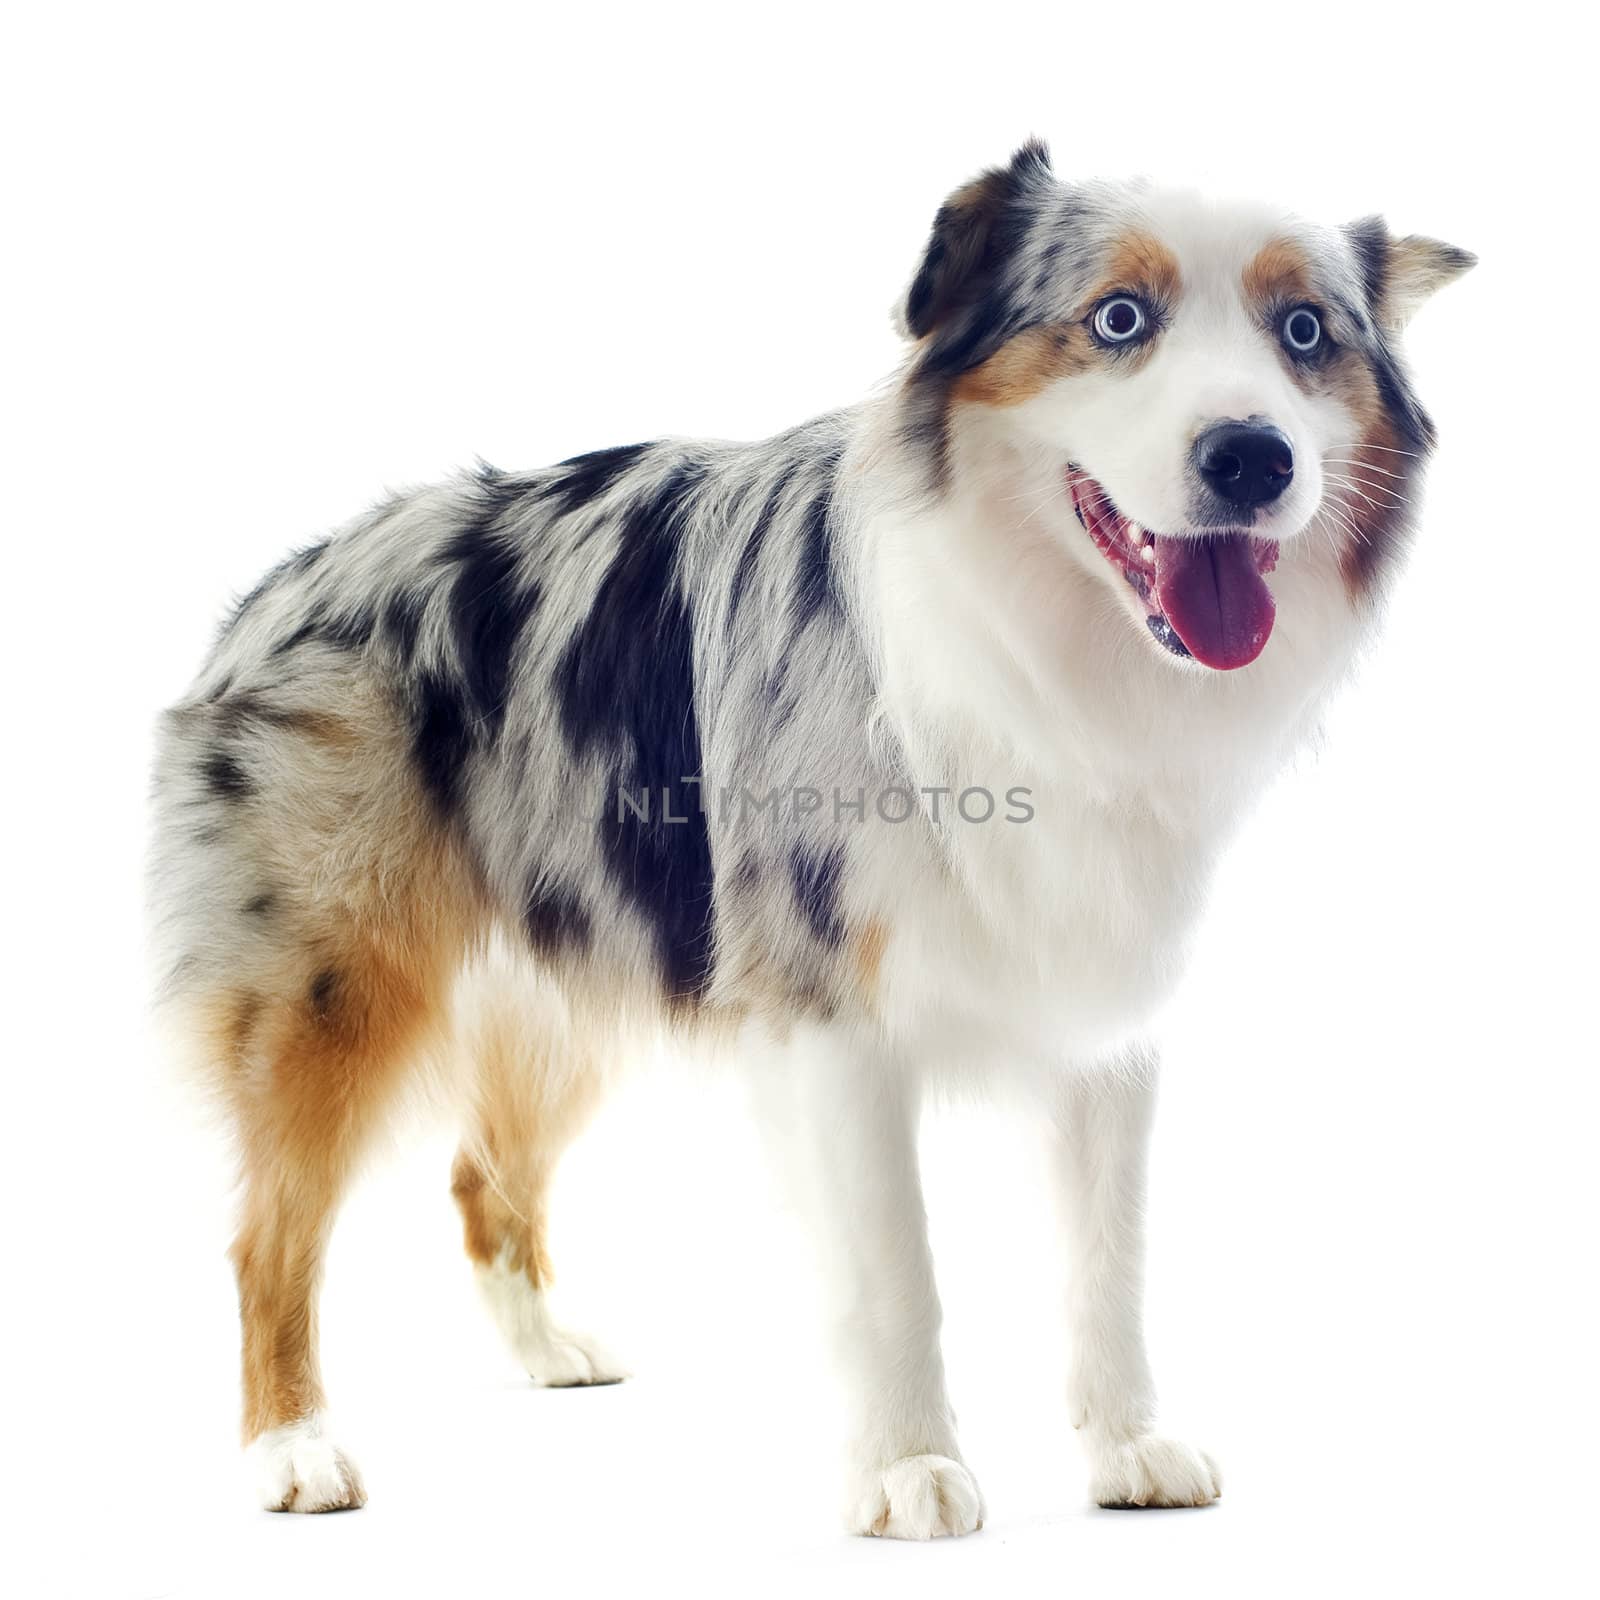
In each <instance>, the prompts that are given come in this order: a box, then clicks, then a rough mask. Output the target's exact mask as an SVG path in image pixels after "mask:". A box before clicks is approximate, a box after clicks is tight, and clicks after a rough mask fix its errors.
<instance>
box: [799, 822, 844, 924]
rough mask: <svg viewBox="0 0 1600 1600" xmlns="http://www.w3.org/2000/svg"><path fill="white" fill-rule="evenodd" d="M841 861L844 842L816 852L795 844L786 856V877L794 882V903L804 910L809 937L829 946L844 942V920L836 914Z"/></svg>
mask: <svg viewBox="0 0 1600 1600" xmlns="http://www.w3.org/2000/svg"><path fill="white" fill-rule="evenodd" d="M843 865H844V846H843V845H838V844H836V845H834V846H833V847H832V848H831V849H829V850H827V851H825V852H824V853H823V854H821V855H818V854H817V853H816V852H815V851H813V850H811V849H808V848H807V847H806V846H805V845H803V844H797V845H796V846H795V847H794V850H793V852H792V853H791V854H790V856H789V881H790V882H791V883H792V884H793V885H794V898H795V902H796V904H797V905H798V906H799V907H800V909H801V911H802V912H803V913H804V914H805V919H806V924H807V926H808V927H809V928H810V929H811V934H812V937H813V938H815V939H817V940H818V941H819V942H821V943H822V944H825V945H827V946H828V947H829V948H830V949H837V948H838V947H839V946H840V945H841V944H842V943H843V942H844V923H843V922H842V921H841V920H840V918H839V872H840V869H841V868H842V867H843Z"/></svg>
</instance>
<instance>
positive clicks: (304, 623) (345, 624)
mask: <svg viewBox="0 0 1600 1600" xmlns="http://www.w3.org/2000/svg"><path fill="white" fill-rule="evenodd" d="M375 626H376V619H375V618H374V616H373V614H372V612H371V611H370V610H368V609H367V608H365V607H362V608H361V609H360V610H357V611H351V612H339V613H335V612H332V611H330V610H329V608H328V607H327V606H326V605H325V604H324V603H323V602H322V601H320V600H319V601H316V602H315V603H314V604H313V605H312V606H311V607H310V608H309V609H308V610H307V612H306V614H305V616H304V617H303V618H302V619H301V621H300V622H299V624H298V625H297V626H296V627H295V628H294V630H293V631H292V632H290V633H287V634H285V635H284V636H283V638H281V639H279V640H278V642H277V643H276V644H275V645H273V647H272V650H271V652H270V653H271V654H272V655H273V656H284V655H288V654H289V653H290V652H291V651H294V650H298V649H299V648H300V646H301V645H303V644H308V643H310V642H311V641H312V640H318V641H320V642H321V643H323V644H331V645H333V646H335V647H336V648H338V649H340V650H362V649H365V647H366V645H367V643H368V641H369V640H370V639H371V638H372V632H373V628H374V627H375Z"/></svg>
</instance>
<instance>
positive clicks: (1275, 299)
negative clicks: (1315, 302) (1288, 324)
mask: <svg viewBox="0 0 1600 1600" xmlns="http://www.w3.org/2000/svg"><path fill="white" fill-rule="evenodd" d="M1241 281H1242V283H1243V285H1244V293H1245V298H1246V299H1247V300H1249V301H1250V302H1251V303H1252V304H1253V305H1255V306H1256V308H1257V309H1258V310H1261V311H1268V310H1270V309H1272V308H1273V307H1274V306H1278V305H1282V304H1283V303H1284V302H1285V301H1290V300H1310V299H1312V298H1313V295H1312V288H1311V263H1310V261H1309V260H1308V259H1307V257H1306V253H1305V251H1304V250H1303V249H1302V248H1301V247H1300V246H1299V245H1298V244H1296V243H1295V242H1294V241H1293V240H1292V239H1274V240H1273V241H1272V242H1271V243H1270V244H1267V245H1264V246H1262V248H1261V249H1260V250H1259V251H1257V252H1256V255H1255V258H1254V260H1252V261H1251V262H1250V264H1249V266H1247V267H1246V268H1245V269H1244V276H1243V278H1242V280H1241Z"/></svg>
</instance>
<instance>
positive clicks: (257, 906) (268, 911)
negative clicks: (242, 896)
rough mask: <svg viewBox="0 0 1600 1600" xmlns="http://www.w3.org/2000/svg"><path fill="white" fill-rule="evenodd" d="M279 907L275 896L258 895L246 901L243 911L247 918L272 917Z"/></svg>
mask: <svg viewBox="0 0 1600 1600" xmlns="http://www.w3.org/2000/svg"><path fill="white" fill-rule="evenodd" d="M277 906H278V897H277V896H276V895H275V894H258V895H254V896H252V898H250V899H249V900H246V901H245V903H244V906H243V908H242V909H243V911H244V914H245V915H246V916H247V917H270V916H271V915H272V913H273V912H274V911H275V910H277Z"/></svg>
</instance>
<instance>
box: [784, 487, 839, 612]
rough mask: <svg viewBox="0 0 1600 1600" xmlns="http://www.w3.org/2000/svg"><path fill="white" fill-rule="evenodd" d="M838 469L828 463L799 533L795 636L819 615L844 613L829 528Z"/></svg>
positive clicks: (795, 595) (795, 587)
mask: <svg viewBox="0 0 1600 1600" xmlns="http://www.w3.org/2000/svg"><path fill="white" fill-rule="evenodd" d="M837 465H838V458H837V457H834V458H833V460H831V461H830V463H829V470H828V477H827V481H826V482H825V483H823V485H822V486H821V487H820V488H819V489H818V490H817V491H816V492H815V493H814V494H813V495H812V497H811V503H810V505H808V506H807V507H806V515H805V522H804V524H803V526H802V528H801V530H800V554H799V558H798V565H797V566H796V568H795V578H794V613H793V625H794V632H795V633H796V634H799V633H800V632H801V631H802V630H803V629H804V628H805V626H806V624H807V623H809V622H810V621H811V620H812V619H813V618H814V617H815V616H817V614H818V613H819V612H821V611H824V610H826V611H829V612H832V613H834V614H839V613H841V612H842V611H843V609H844V608H843V605H842V603H841V601H840V598H839V585H838V581H837V579H836V576H835V574H834V570H833V537H832V529H831V527H830V521H831V518H832V514H833V487H834V472H835V470H836V469H837Z"/></svg>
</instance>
